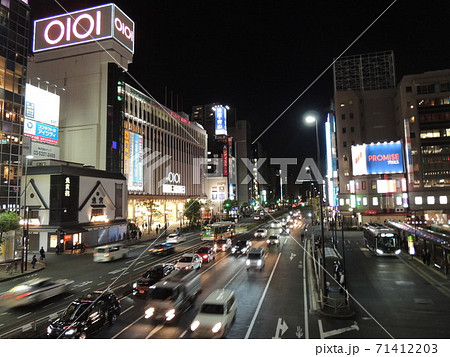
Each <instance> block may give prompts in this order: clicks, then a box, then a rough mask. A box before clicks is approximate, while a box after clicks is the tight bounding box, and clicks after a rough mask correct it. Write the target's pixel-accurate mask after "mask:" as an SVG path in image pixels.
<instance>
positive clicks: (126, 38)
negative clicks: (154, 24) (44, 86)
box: [33, 4, 134, 53]
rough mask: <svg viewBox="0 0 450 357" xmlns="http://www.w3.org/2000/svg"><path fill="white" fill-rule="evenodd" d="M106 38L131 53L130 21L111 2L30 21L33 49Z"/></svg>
mask: <svg viewBox="0 0 450 357" xmlns="http://www.w3.org/2000/svg"><path fill="white" fill-rule="evenodd" d="M108 38H114V39H115V40H117V41H118V42H119V43H121V44H122V45H123V46H124V47H125V48H127V49H128V50H129V51H130V52H131V53H134V22H133V21H132V20H131V19H130V18H129V17H128V16H127V15H125V13H124V12H123V11H122V10H120V9H119V8H118V7H117V6H116V5H114V4H107V5H101V6H96V7H92V8H89V9H84V10H79V11H74V12H69V13H67V14H63V15H57V16H53V17H47V18H45V19H39V20H36V21H34V32H33V52H41V51H46V50H51V49H54V48H60V47H66V46H72V45H77V44H80V43H86V42H92V41H99V40H103V39H108Z"/></svg>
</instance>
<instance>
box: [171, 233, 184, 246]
mask: <svg viewBox="0 0 450 357" xmlns="http://www.w3.org/2000/svg"><path fill="white" fill-rule="evenodd" d="M181 242H186V237H185V236H184V235H182V234H178V233H171V234H169V235H168V236H167V237H166V243H170V244H174V243H175V244H178V243H181Z"/></svg>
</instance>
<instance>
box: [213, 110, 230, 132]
mask: <svg viewBox="0 0 450 357" xmlns="http://www.w3.org/2000/svg"><path fill="white" fill-rule="evenodd" d="M214 119H215V134H216V135H227V108H226V107H223V106H221V105H216V106H215V107H214Z"/></svg>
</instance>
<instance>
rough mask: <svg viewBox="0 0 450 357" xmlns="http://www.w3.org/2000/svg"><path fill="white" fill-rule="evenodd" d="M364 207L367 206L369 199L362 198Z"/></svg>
mask: <svg viewBox="0 0 450 357" xmlns="http://www.w3.org/2000/svg"><path fill="white" fill-rule="evenodd" d="M362 203H363V206H367V197H363V198H362Z"/></svg>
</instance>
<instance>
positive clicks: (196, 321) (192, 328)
mask: <svg viewBox="0 0 450 357" xmlns="http://www.w3.org/2000/svg"><path fill="white" fill-rule="evenodd" d="M199 326H200V321H198V320H195V321H193V322H192V323H191V331H195V330H196V329H197V327H199Z"/></svg>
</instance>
